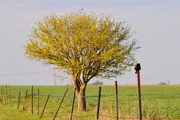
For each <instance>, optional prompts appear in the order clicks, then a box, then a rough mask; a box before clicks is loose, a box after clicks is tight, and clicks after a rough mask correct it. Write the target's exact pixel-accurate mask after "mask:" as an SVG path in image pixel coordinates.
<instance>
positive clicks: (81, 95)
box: [76, 85, 86, 111]
mask: <svg viewBox="0 0 180 120" xmlns="http://www.w3.org/2000/svg"><path fill="white" fill-rule="evenodd" d="M85 91H86V85H83V86H81V87H80V89H79V91H76V95H77V99H78V110H79V111H86V96H85Z"/></svg>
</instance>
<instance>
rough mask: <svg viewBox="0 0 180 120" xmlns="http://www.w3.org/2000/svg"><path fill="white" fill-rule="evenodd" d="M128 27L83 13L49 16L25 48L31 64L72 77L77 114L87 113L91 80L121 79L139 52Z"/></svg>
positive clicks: (106, 17) (33, 32)
mask: <svg viewBox="0 0 180 120" xmlns="http://www.w3.org/2000/svg"><path fill="white" fill-rule="evenodd" d="M132 35H133V32H131V28H130V25H125V22H122V21H121V22H116V21H115V20H113V19H110V16H104V15H102V14H101V15H100V16H98V15H96V14H94V13H90V14H87V13H86V12H84V11H78V12H74V13H70V14H67V15H64V16H57V15H50V16H46V17H44V19H43V20H42V21H39V22H37V23H36V27H33V28H32V31H31V34H30V35H28V36H29V40H28V41H27V45H26V46H24V47H25V50H26V52H25V55H26V57H27V58H29V59H31V60H33V59H34V60H38V61H42V62H43V63H45V64H55V65H56V66H57V67H58V69H61V70H64V71H65V72H67V73H68V74H70V75H71V76H72V81H73V86H74V88H76V95H77V98H78V110H80V111H86V97H85V91H86V86H87V83H88V82H89V81H90V80H91V79H92V78H94V77H98V76H100V77H103V78H109V77H115V76H118V75H122V74H123V73H124V72H125V71H127V70H129V68H130V67H131V66H132V65H133V63H134V62H135V59H134V55H135V51H136V50H137V49H138V48H139V47H138V46H137V41H136V40H134V39H132V40H129V39H130V38H131V36H132Z"/></svg>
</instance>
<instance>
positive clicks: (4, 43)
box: [0, 0, 180, 85]
mask: <svg viewBox="0 0 180 120" xmlns="http://www.w3.org/2000/svg"><path fill="white" fill-rule="evenodd" d="M0 3H1V4H0V16H1V17H0V56H1V57H0V85H5V84H10V85H55V84H56V85H67V84H71V82H70V76H69V75H67V74H65V73H63V72H61V71H57V70H56V69H54V67H53V66H52V65H45V64H43V63H41V62H38V61H30V60H29V59H27V58H25V56H24V52H25V50H24V48H23V47H22V46H23V45H26V41H28V36H27V35H28V34H30V31H31V29H32V27H33V26H35V23H36V22H38V21H41V20H42V19H43V17H45V16H48V15H51V14H53V13H55V14H56V15H65V14H67V13H71V12H76V11H79V10H80V9H81V8H82V9H84V11H86V12H89V13H90V12H94V13H96V14H101V13H103V14H104V15H111V18H112V19H115V20H116V21H126V24H130V25H131V28H132V31H136V34H135V35H133V36H132V38H135V39H137V40H138V45H139V46H141V47H142V48H141V49H140V50H139V51H138V52H137V53H136V60H137V61H138V62H139V63H140V64H141V67H142V70H141V71H140V75H141V84H142V85H146V84H147V85H150V84H159V83H160V82H166V83H168V82H169V83H170V84H172V85H174V84H180V52H179V51H180V37H179V35H180V22H179V21H180V1H179V0H0ZM134 72H135V71H134V68H133V67H132V68H131V71H129V72H126V73H125V75H123V76H118V77H117V78H112V79H109V80H105V79H100V78H96V79H92V80H91V83H92V82H95V81H96V80H100V81H102V82H103V83H104V85H113V84H114V81H118V84H119V85H127V84H129V85H135V84H137V80H136V79H137V76H136V74H135V73H134ZM54 74H55V75H54ZM59 76H62V77H59Z"/></svg>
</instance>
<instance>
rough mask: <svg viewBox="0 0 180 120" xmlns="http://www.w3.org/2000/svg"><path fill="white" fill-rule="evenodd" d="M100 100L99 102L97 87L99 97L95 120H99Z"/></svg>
mask: <svg viewBox="0 0 180 120" xmlns="http://www.w3.org/2000/svg"><path fill="white" fill-rule="evenodd" d="M100 100H101V87H99V96H98V107H97V116H96V118H97V120H99V111H100V103H101V102H100Z"/></svg>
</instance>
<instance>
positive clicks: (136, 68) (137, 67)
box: [135, 63, 141, 74]
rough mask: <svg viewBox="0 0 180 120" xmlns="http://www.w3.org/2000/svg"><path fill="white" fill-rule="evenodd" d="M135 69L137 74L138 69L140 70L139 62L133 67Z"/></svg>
mask: <svg viewBox="0 0 180 120" xmlns="http://www.w3.org/2000/svg"><path fill="white" fill-rule="evenodd" d="M135 70H136V72H135V73H136V74H137V72H138V71H139V70H141V65H140V63H138V64H137V65H136V67H135Z"/></svg>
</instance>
